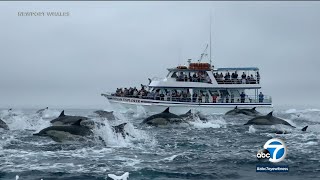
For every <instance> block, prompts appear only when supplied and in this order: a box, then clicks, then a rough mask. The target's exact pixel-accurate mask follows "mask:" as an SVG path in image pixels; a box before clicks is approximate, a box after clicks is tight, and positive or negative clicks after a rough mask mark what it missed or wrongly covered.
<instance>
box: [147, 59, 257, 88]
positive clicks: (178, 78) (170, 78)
mask: <svg viewBox="0 0 320 180" xmlns="http://www.w3.org/2000/svg"><path fill="white" fill-rule="evenodd" d="M192 64H197V66H195V65H193V66H192ZM203 64H204V65H203ZM168 71H169V73H168V75H167V76H166V78H162V79H161V78H154V79H152V81H151V82H150V84H149V86H151V87H207V88H248V89H259V88H261V86H260V74H259V68H257V67H240V68H218V69H213V68H211V67H210V65H209V64H208V63H190V65H189V67H187V66H178V67H176V68H169V69H168Z"/></svg>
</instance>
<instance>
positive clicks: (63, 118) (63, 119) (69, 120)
mask: <svg viewBox="0 0 320 180" xmlns="http://www.w3.org/2000/svg"><path fill="white" fill-rule="evenodd" d="M87 119H88V118H87V117H83V116H68V115H65V114H64V110H63V111H62V112H61V114H60V115H59V117H57V118H56V119H53V120H51V121H50V122H51V123H52V124H53V125H71V124H74V123H75V122H77V121H78V120H87Z"/></svg>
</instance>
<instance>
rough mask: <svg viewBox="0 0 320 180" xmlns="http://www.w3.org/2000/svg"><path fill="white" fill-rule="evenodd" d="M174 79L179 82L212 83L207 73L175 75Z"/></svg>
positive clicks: (181, 73)
mask: <svg viewBox="0 0 320 180" xmlns="http://www.w3.org/2000/svg"><path fill="white" fill-rule="evenodd" d="M172 77H173V78H176V80H177V81H186V82H205V83H212V82H211V79H210V77H209V75H208V73H207V72H206V71H197V72H180V73H178V75H177V74H176V73H173V75H172Z"/></svg>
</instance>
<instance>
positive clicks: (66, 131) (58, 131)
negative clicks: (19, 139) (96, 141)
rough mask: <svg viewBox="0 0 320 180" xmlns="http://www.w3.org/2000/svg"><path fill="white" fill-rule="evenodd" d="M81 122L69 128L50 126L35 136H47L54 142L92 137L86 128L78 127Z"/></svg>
mask: <svg viewBox="0 0 320 180" xmlns="http://www.w3.org/2000/svg"><path fill="white" fill-rule="evenodd" d="M81 121H82V120H78V121H77V122H76V123H74V124H72V125H70V126H50V127H47V128H44V129H42V130H41V131H39V132H38V133H35V134H33V135H35V136H48V137H50V138H51V139H52V140H54V141H56V142H62V141H64V140H74V139H76V138H81V137H93V132H92V131H91V130H90V129H89V128H88V127H84V126H81V125H80V122H81Z"/></svg>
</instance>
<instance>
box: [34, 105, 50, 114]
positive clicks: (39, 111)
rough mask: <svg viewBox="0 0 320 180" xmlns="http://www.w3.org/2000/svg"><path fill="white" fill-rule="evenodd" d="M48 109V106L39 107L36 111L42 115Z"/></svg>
mask: <svg viewBox="0 0 320 180" xmlns="http://www.w3.org/2000/svg"><path fill="white" fill-rule="evenodd" d="M47 109H49V107H46V108H44V109H39V110H38V111H37V112H36V113H37V114H41V115H42V114H43V112H44V111H45V110H47Z"/></svg>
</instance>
